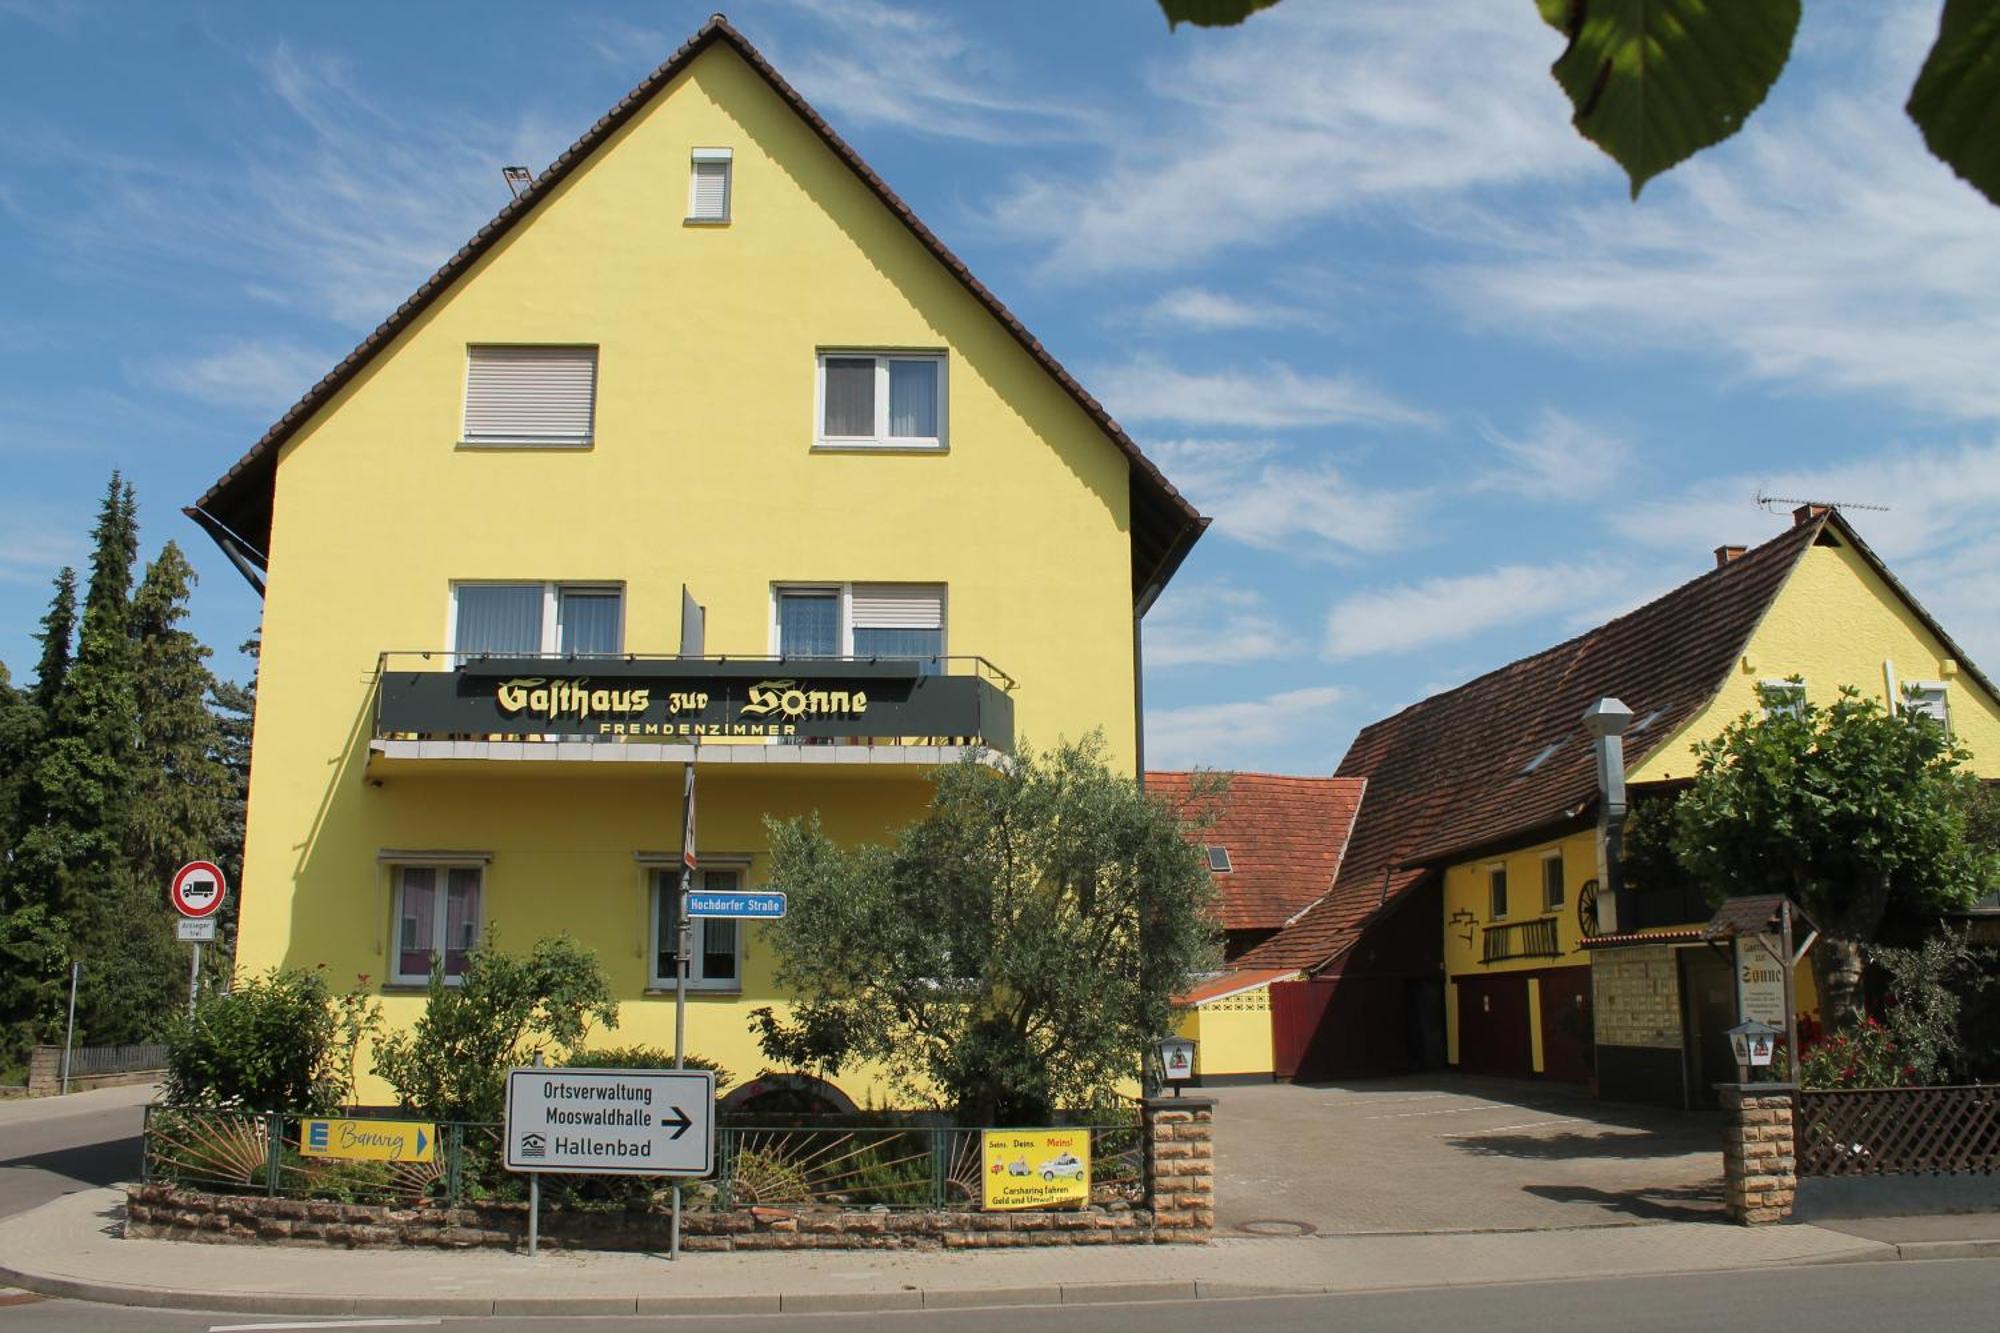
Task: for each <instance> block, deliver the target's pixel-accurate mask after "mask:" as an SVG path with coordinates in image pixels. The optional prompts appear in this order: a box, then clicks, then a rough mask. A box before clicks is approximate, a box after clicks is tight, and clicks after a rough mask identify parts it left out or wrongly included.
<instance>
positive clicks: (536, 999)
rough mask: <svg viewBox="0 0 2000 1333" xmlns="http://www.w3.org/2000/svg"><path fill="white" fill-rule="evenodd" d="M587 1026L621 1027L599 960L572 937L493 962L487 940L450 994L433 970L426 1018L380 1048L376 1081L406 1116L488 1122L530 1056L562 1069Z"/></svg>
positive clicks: (439, 970)
mask: <svg viewBox="0 0 2000 1333" xmlns="http://www.w3.org/2000/svg"><path fill="white" fill-rule="evenodd" d="M593 1021H596V1022H601V1023H603V1024H604V1026H605V1027H607V1028H615V1027H617V1026H618V1002H617V1001H616V1000H615V999H613V998H612V996H611V982H610V980H609V979H608V978H606V976H605V975H604V967H603V965H602V964H600V963H599V962H598V961H597V955H596V954H595V953H593V952H591V951H590V950H589V949H586V948H584V947H583V946H582V945H580V944H578V943H577V942H576V941H575V940H573V939H571V938H570V937H569V936H568V935H559V936H556V937H555V938H553V939H545V940H538V941H536V943H535V947H534V948H533V949H530V950H529V951H528V952H527V953H526V954H520V955H516V954H504V953H499V952H497V951H495V950H494V949H493V947H492V941H491V939H488V940H487V942H486V943H485V944H483V945H482V946H481V947H480V948H478V949H475V950H473V951H472V954H471V956H470V957H469V958H467V960H466V964H465V975H464V976H462V977H460V978H458V980H457V984H453V985H447V984H446V982H445V977H444V971H443V967H442V964H441V963H433V965H432V967H431V985H430V995H429V998H428V999H427V1001H426V1002H425V1005H424V1012H423V1015H422V1017H420V1018H418V1019H417V1021H416V1022H415V1023H414V1024H412V1025H411V1026H410V1030H409V1031H408V1032H398V1033H395V1034H393V1035H391V1036H390V1037H388V1038H386V1039H384V1040H383V1041H382V1042H381V1043H380V1044H378V1046H377V1047H376V1051H375V1072H376V1073H377V1074H379V1075H381V1076H382V1078H384V1079H385V1080H387V1081H388V1084H389V1086H390V1087H392V1088H394V1089H395V1090H396V1096H397V1097H398V1098H399V1099H400V1100H401V1101H402V1104H403V1107H404V1109H405V1110H410V1111H415V1112H417V1113H419V1114H421V1115H425V1116H428V1117H430V1118H432V1119H435V1120H467V1121H478V1122H482V1123H490V1122H493V1121H497V1120H499V1119H500V1118H501V1117H502V1115H503V1114H504V1112H505V1110H506V1103H507V1071H508V1070H509V1069H512V1068H514V1067H515V1066H517V1065H524V1064H527V1063H528V1062H529V1059H530V1057H531V1056H533V1055H534V1054H535V1053H536V1052H542V1053H544V1054H546V1055H550V1056H553V1057H554V1058H552V1059H551V1060H550V1063H551V1064H566V1063H568V1061H569V1057H570V1054H571V1052H573V1051H575V1050H576V1049H577V1048H578V1047H580V1046H581V1045H582V1044H583V1040H584V1038H585V1037H586V1036H587V1035H588V1034H589V1032H590V1025H591V1023H592V1022H593Z"/></svg>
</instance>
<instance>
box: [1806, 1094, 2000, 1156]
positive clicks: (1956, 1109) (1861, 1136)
mask: <svg viewBox="0 0 2000 1333" xmlns="http://www.w3.org/2000/svg"><path fill="white" fill-rule="evenodd" d="M1797 1128H1798V1173H1799V1174H1800V1175H1801V1176H1880V1175H1918V1174H1925V1173H1933V1174H1935V1173H1947V1174H1967V1175H1990V1174H1992V1173H1994V1172H1996V1171H2000V1087H1959V1088H1853V1089H1840V1090H1826V1091H1813V1092H1801V1093H1800V1094H1799V1111H1798V1118H1797Z"/></svg>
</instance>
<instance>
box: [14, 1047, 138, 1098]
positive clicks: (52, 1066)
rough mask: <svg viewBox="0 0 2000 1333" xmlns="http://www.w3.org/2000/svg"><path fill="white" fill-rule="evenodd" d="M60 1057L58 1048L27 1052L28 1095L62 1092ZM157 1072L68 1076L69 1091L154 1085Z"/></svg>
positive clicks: (38, 1048)
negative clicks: (145, 1084)
mask: <svg viewBox="0 0 2000 1333" xmlns="http://www.w3.org/2000/svg"><path fill="white" fill-rule="evenodd" d="M62 1054H63V1048H62V1047H60V1046H37V1047H35V1048H34V1049H33V1050H32V1051H30V1052H29V1054H28V1089H27V1090H28V1096H30V1097H54V1096H56V1095H57V1094H58V1093H60V1092H61V1091H62ZM160 1072H161V1071H159V1070H157V1069H145V1070H136V1071H134V1072H132V1073H129V1074H72V1075H71V1076H70V1080H69V1090H70V1091H71V1092H88V1091H89V1090H90V1089H92V1088H124V1087H130V1086H132V1085H134V1084H138V1083H157V1082H159V1081H160Z"/></svg>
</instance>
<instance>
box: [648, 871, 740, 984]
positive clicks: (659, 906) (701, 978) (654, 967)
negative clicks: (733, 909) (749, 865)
mask: <svg viewBox="0 0 2000 1333" xmlns="http://www.w3.org/2000/svg"><path fill="white" fill-rule="evenodd" d="M743 872H744V867H742V866H740V865H736V866H704V867H703V868H702V869H700V870H698V871H696V872H695V876H694V885H693V887H694V890H695V892H697V893H735V892H737V891H738V890H740V889H741V888H742V887H743ZM651 879H652V886H653V887H652V895H653V949H652V954H651V958H652V963H651V972H650V973H649V974H648V976H647V982H646V984H647V985H648V986H650V987H651V988H653V989H655V990H671V989H672V988H673V985H674V953H675V950H674V935H675V929H674V928H675V924H676V922H675V916H676V910H675V909H676V906H677V902H678V899H679V896H680V886H681V871H680V867H679V866H678V865H672V866H661V867H660V868H659V869H657V870H654V871H653V872H652V874H651ZM688 924H689V930H690V932H691V933H692V935H693V937H694V940H693V944H694V947H693V948H692V949H690V950H689V951H688V987H689V988H690V989H692V990H741V989H742V988H743V929H742V923H741V922H739V921H737V920H735V919H733V918H730V917H696V918H694V920H692V921H691V922H689V923H688Z"/></svg>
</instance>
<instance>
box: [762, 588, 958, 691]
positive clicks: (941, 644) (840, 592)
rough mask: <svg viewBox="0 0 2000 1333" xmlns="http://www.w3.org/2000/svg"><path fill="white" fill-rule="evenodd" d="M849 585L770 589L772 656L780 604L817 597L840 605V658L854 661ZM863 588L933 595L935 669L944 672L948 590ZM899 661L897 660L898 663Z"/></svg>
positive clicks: (948, 640) (777, 638)
mask: <svg viewBox="0 0 2000 1333" xmlns="http://www.w3.org/2000/svg"><path fill="white" fill-rule="evenodd" d="M856 586H857V585H856V584H852V583H773V584H772V585H771V656H773V657H776V656H778V655H779V653H780V651H781V649H782V648H783V644H782V643H781V642H780V633H781V629H780V624H779V620H778V606H779V603H780V602H781V601H782V600H783V599H784V598H785V597H786V596H788V595H797V596H806V597H812V596H820V597H825V596H829V595H831V596H832V597H834V598H835V599H836V600H838V601H839V603H840V655H841V656H842V657H853V656H854V655H855V653H854V589H855V587H856ZM858 586H860V587H863V588H908V589H910V590H911V591H923V592H936V593H937V598H938V653H937V655H938V659H939V661H938V669H939V670H943V669H944V661H943V659H944V658H945V656H946V655H947V654H949V653H950V652H951V589H950V588H949V587H947V586H946V585H945V584H942V583H862V584H860V585H858ZM899 660H900V659H899Z"/></svg>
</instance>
